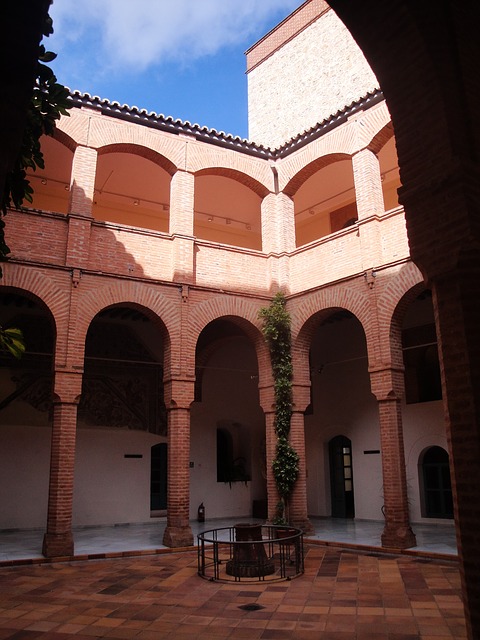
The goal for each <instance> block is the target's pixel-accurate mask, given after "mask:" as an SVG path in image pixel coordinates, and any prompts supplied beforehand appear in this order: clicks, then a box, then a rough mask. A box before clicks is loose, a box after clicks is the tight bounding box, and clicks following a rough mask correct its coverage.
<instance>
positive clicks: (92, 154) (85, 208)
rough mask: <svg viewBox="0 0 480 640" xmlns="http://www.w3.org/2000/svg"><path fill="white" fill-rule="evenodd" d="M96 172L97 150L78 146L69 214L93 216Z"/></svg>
mask: <svg viewBox="0 0 480 640" xmlns="http://www.w3.org/2000/svg"><path fill="white" fill-rule="evenodd" d="M96 171H97V150H96V149H91V148H90V147H82V146H78V147H77V148H76V149H75V153H74V155H73V163H72V176H71V180H70V203H69V208H68V212H69V213H73V214H77V215H82V216H91V215H92V206H93V192H94V188H95V173H96Z"/></svg>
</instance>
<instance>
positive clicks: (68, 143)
mask: <svg viewBox="0 0 480 640" xmlns="http://www.w3.org/2000/svg"><path fill="white" fill-rule="evenodd" d="M53 138H54V139H55V140H57V142H60V144H63V146H64V147H67V149H70V151H71V152H72V153H73V152H75V149H76V148H77V146H78V145H77V143H76V141H75V140H74V139H73V138H72V137H71V136H69V135H68V133H65V131H62V129H59V128H58V127H57V128H56V129H55V131H54V134H53Z"/></svg>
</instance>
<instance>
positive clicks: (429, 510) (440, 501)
mask: <svg viewBox="0 0 480 640" xmlns="http://www.w3.org/2000/svg"><path fill="white" fill-rule="evenodd" d="M421 469H422V476H421V477H422V479H423V503H424V516H425V517H426V518H453V499H452V485H451V481H450V464H449V460H448V453H447V452H446V451H445V449H442V447H430V448H429V449H427V451H425V453H424V454H423V460H422V464H421Z"/></svg>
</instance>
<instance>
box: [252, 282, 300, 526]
mask: <svg viewBox="0 0 480 640" xmlns="http://www.w3.org/2000/svg"><path fill="white" fill-rule="evenodd" d="M259 316H260V318H261V319H262V320H263V325H262V332H263V336H264V338H265V341H266V343H267V346H268V348H269V351H270V360H271V363H272V374H273V380H274V392H275V419H274V428H275V434H276V436H277V444H276V449H275V458H274V460H273V462H272V471H273V477H274V478H275V484H276V486H277V490H278V493H279V495H280V499H281V500H280V502H279V503H278V505H277V517H276V523H277V524H280V523H283V522H285V513H286V511H287V505H288V498H289V496H290V493H291V491H292V489H293V487H294V485H295V482H296V480H297V478H298V462H299V456H298V453H297V452H296V451H295V449H294V448H293V447H292V445H291V444H290V442H289V433H290V421H291V417H292V377H293V367H292V343H291V331H290V324H291V323H290V314H289V313H288V311H287V309H286V300H285V296H284V295H283V293H281V292H279V293H277V294H276V295H275V296H274V298H273V300H272V302H271V304H270V305H269V306H268V307H264V308H262V309H260V312H259Z"/></svg>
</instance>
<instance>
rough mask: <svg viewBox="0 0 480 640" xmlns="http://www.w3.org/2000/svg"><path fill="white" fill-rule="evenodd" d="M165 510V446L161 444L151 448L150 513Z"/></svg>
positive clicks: (163, 443) (164, 443)
mask: <svg viewBox="0 0 480 640" xmlns="http://www.w3.org/2000/svg"><path fill="white" fill-rule="evenodd" d="M166 509H167V444H166V442H161V443H160V444H156V445H155V446H153V447H152V448H151V465H150V511H165V510H166Z"/></svg>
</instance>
